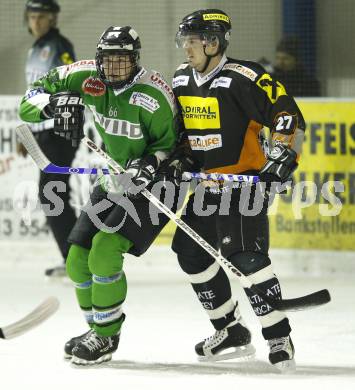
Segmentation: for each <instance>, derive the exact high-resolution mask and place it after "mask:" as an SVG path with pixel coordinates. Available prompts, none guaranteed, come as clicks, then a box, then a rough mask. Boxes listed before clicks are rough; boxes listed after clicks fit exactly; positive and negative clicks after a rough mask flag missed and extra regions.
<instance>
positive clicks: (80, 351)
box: [71, 331, 120, 366]
mask: <svg viewBox="0 0 355 390" xmlns="http://www.w3.org/2000/svg"><path fill="white" fill-rule="evenodd" d="M119 340H120V335H119V334H117V335H114V336H110V337H104V336H99V335H98V334H97V333H96V332H95V331H92V332H90V333H89V334H88V336H87V337H84V338H83V339H82V340H81V341H79V343H78V344H77V345H76V346H75V347H74V348H73V350H72V355H73V356H72V359H71V363H73V364H77V365H84V366H86V365H92V364H100V363H103V362H108V361H109V360H111V359H112V353H113V352H115V351H116V349H117V346H118V343H119Z"/></svg>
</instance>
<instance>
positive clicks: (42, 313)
mask: <svg viewBox="0 0 355 390" xmlns="http://www.w3.org/2000/svg"><path fill="white" fill-rule="evenodd" d="M58 308H59V301H58V299H57V298H55V297H49V298H47V299H46V300H45V301H43V302H42V303H41V304H40V305H38V306H37V307H36V308H35V309H34V310H33V311H31V313H29V314H27V316H25V317H23V318H21V319H20V320H19V321H16V322H14V323H13V324H10V325H7V326H4V327H2V328H0V339H6V340H8V339H12V338H14V337H17V336H20V335H22V334H23V333H26V332H27V331H29V330H30V329H32V328H34V327H36V326H38V325H40V324H41V323H42V322H44V321H45V320H46V319H47V318H49V317H50V316H51V315H52V314H54V313H55V312H56V311H57V310H58Z"/></svg>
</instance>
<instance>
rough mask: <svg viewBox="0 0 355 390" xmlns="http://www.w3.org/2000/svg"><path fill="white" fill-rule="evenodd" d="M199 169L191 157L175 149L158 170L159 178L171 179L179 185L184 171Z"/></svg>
mask: <svg viewBox="0 0 355 390" xmlns="http://www.w3.org/2000/svg"><path fill="white" fill-rule="evenodd" d="M195 170H199V168H198V167H197V164H196V163H195V161H194V160H193V159H192V157H190V156H188V155H186V154H183V152H180V151H177V152H175V153H173V154H172V155H171V156H170V157H169V158H168V159H167V160H165V161H164V162H163V163H162V165H161V167H160V168H159V171H158V174H157V175H158V177H159V180H162V181H172V182H173V183H174V184H175V185H176V186H179V185H180V183H181V182H182V181H183V173H184V172H193V171H195Z"/></svg>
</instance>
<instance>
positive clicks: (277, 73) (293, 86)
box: [271, 36, 320, 97]
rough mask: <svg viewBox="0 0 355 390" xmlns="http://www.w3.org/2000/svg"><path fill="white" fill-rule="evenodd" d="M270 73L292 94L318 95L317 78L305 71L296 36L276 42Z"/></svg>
mask: <svg viewBox="0 0 355 390" xmlns="http://www.w3.org/2000/svg"><path fill="white" fill-rule="evenodd" d="M271 74H272V76H273V77H274V78H275V79H277V80H278V81H280V82H281V83H282V84H283V85H284V86H285V87H286V89H287V91H288V92H289V93H290V95H292V96H303V97H310V96H320V88H319V82H318V80H317V79H315V78H314V77H313V76H312V75H310V74H309V73H308V72H307V70H306V69H305V67H304V66H303V64H302V62H301V60H300V55H299V41H298V40H297V38H296V37H292V36H290V37H285V38H283V39H281V41H280V42H279V43H278V45H277V47H276V57H275V63H274V70H273V72H272V73H271Z"/></svg>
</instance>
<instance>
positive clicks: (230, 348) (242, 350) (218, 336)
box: [195, 322, 255, 361]
mask: <svg viewBox="0 0 355 390" xmlns="http://www.w3.org/2000/svg"><path fill="white" fill-rule="evenodd" d="M195 351H196V353H197V355H198V360H199V361H219V360H228V359H238V358H246V357H253V356H254V354H255V348H254V347H253V345H252V344H251V334H250V332H249V330H248V329H247V328H246V327H244V326H243V325H241V324H240V323H239V322H238V323H237V324H235V325H232V326H230V327H227V328H224V329H222V330H217V331H216V332H215V334H214V335H213V336H211V337H209V338H207V339H205V340H204V341H201V342H200V343H198V344H197V345H196V346H195Z"/></svg>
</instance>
